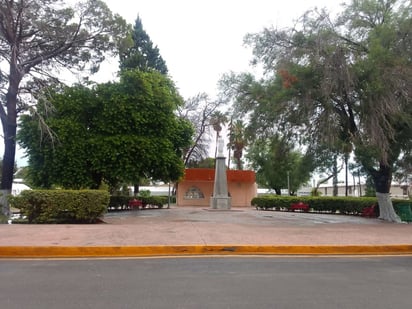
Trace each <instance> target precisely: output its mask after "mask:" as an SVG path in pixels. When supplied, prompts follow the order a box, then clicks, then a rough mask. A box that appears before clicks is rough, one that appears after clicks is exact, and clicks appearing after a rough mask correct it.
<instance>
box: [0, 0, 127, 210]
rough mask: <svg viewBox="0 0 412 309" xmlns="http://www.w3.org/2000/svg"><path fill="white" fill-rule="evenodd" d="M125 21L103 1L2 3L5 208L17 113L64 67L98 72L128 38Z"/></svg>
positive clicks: (0, 54)
mask: <svg viewBox="0 0 412 309" xmlns="http://www.w3.org/2000/svg"><path fill="white" fill-rule="evenodd" d="M126 28H127V27H126V23H125V21H124V20H123V19H122V18H120V17H119V16H118V15H113V14H112V12H111V11H110V10H109V9H108V7H107V5H106V4H105V3H104V2H103V1H99V0H87V1H84V2H81V3H78V4H75V5H73V2H72V1H70V3H68V1H62V0H25V1H22V0H20V1H9V0H7V1H1V2H0V62H1V63H2V66H1V67H0V77H1V78H0V91H1V94H2V96H1V97H2V99H3V100H2V104H1V105H0V118H1V124H2V128H3V138H4V145H5V151H4V157H3V163H4V164H3V167H2V179H1V190H2V193H3V195H2V196H3V200H2V204H3V213H4V214H6V215H8V214H9V207H8V203H7V201H6V199H5V197H7V195H8V194H9V193H10V192H11V186H12V182H13V168H14V160H15V151H16V132H17V118H18V115H19V113H20V112H21V111H22V110H25V109H27V104H28V103H30V102H31V101H32V100H31V99H32V95H33V94H36V93H37V90H38V89H40V88H42V87H43V86H44V85H46V84H50V83H52V82H55V81H56V80H57V78H56V76H58V74H61V73H62V70H66V72H67V70H86V69H88V70H87V73H88V74H90V73H93V72H96V71H97V70H98V68H99V63H101V62H102V61H103V60H104V58H105V53H106V52H108V51H117V49H118V47H119V46H120V45H122V44H123V43H124V40H123V39H124V38H125V33H126Z"/></svg>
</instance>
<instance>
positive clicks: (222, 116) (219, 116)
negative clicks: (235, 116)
mask: <svg viewBox="0 0 412 309" xmlns="http://www.w3.org/2000/svg"><path fill="white" fill-rule="evenodd" d="M227 121H228V119H227V114H226V113H223V112H221V111H219V110H216V111H214V112H213V114H212V115H211V116H210V120H209V123H210V125H211V126H212V128H213V130H214V131H215V132H216V138H215V144H216V145H215V158H216V156H217V146H218V140H219V138H220V137H221V135H220V133H221V132H222V130H223V126H224V125H225V124H226V123H227Z"/></svg>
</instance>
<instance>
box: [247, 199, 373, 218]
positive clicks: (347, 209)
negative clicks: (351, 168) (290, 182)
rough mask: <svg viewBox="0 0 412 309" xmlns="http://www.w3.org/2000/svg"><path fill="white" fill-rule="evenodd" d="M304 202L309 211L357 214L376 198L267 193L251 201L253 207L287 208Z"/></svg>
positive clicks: (266, 208)
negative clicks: (307, 205) (298, 195)
mask: <svg viewBox="0 0 412 309" xmlns="http://www.w3.org/2000/svg"><path fill="white" fill-rule="evenodd" d="M298 202H304V203H307V204H309V207H310V209H311V211H313V212H321V213H340V214H349V215H359V214H361V213H362V210H363V209H364V208H365V207H369V206H371V205H373V204H376V203H377V199H376V198H372V197H370V198H367V197H364V198H352V197H308V196H300V197H297V196H293V197H291V196H277V195H268V196H262V197H255V198H253V199H252V201H251V205H252V206H253V207H256V208H259V209H265V210H268V209H275V210H288V209H289V208H290V205H291V204H292V203H298Z"/></svg>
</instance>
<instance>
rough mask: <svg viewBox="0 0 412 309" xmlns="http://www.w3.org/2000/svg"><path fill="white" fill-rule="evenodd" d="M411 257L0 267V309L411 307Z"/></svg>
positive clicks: (12, 263)
mask: <svg viewBox="0 0 412 309" xmlns="http://www.w3.org/2000/svg"><path fill="white" fill-rule="evenodd" d="M411 287H412V257H409V256H403V257H337V258H334V257H332V258H331V257H300V258H296V257H224V258H221V257H218V258H217V257H208V258H205V257H199V258H196V257H195V258H154V259H143V258H141V259H108V260H103V259H84V260H79V259H77V260H0V302H1V305H0V306H1V308H3V309H14V308H16V309H22V308H29V309H37V308H39V309H40V308H41V309H47V308H59V309H68V308H76V309H82V308H99V309H106V308H107V309H108V308H111V309H114V308H116V309H117V308H139V309H140V308H156V309H157V308H160V309H161V308H168V309H170V308H172V309H173V308H196V309H198V308H208V309H210V308H212V309H213V308H219V309H221V308H236V309H239V308H256V309H260V308H299V309H302V308H305V309H306V308H309V309H310V308H313V309H315V308H316V309H322V308H328V309H329V308H350V309H356V308H362V309H368V308H374V309H379V308H382V309H388V308H391V309H397V308H408V309H409V308H411V306H412V289H411Z"/></svg>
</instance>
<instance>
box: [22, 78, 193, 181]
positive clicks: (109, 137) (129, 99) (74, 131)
mask: <svg viewBox="0 0 412 309" xmlns="http://www.w3.org/2000/svg"><path fill="white" fill-rule="evenodd" d="M50 101H51V102H52V103H53V107H54V110H53V111H48V110H47V109H45V108H44V106H45V105H44V104H43V103H44V102H42V101H40V102H39V103H38V105H37V112H38V113H40V114H41V115H42V116H43V119H44V121H45V122H46V124H47V125H48V127H49V128H50V130H52V131H53V132H54V133H55V137H56V140H55V141H52V140H51V138H50V136H44V135H42V134H41V132H40V128H39V126H38V123H37V117H36V116H35V115H23V116H22V119H21V120H22V124H21V130H20V132H19V139H20V143H21V145H22V146H23V147H24V148H26V152H27V154H28V156H29V176H30V178H31V181H32V183H33V184H35V185H36V186H38V187H43V188H50V187H52V186H62V187H65V188H72V189H78V188H98V187H99V186H100V185H101V184H102V182H105V183H107V184H109V185H110V188H112V189H113V188H116V187H117V186H118V185H119V184H121V183H136V182H137V181H138V180H139V179H140V178H153V179H158V180H163V181H175V180H177V179H178V178H179V177H180V176H182V175H183V162H182V159H181V158H182V153H183V150H184V149H185V148H186V147H188V145H189V143H190V140H191V136H192V133H193V131H192V126H191V124H190V123H189V122H188V121H185V120H183V119H181V118H179V117H177V116H176V115H175V111H176V109H177V107H178V106H179V105H181V104H182V101H181V98H180V96H179V95H178V93H177V91H176V89H175V88H174V85H173V83H172V82H171V81H170V80H169V79H168V78H167V77H166V76H164V75H162V74H160V73H158V72H142V71H139V70H133V71H125V72H123V73H122V74H121V78H120V81H119V82H116V83H106V84H100V85H97V86H95V87H93V88H87V87H84V86H75V87H66V88H64V89H62V90H58V91H55V92H54V93H53V94H52V95H51V97H50Z"/></svg>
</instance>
